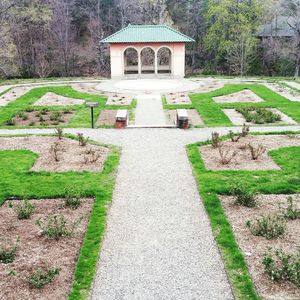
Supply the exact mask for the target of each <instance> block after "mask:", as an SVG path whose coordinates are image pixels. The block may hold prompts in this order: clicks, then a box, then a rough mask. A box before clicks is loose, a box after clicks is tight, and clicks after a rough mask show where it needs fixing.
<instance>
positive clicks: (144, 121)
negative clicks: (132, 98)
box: [135, 94, 166, 125]
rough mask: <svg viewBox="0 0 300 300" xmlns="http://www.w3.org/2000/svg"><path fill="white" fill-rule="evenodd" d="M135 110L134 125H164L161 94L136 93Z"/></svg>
mask: <svg viewBox="0 0 300 300" xmlns="http://www.w3.org/2000/svg"><path fill="white" fill-rule="evenodd" d="M136 98H137V107H136V111H135V125H165V124H166V118H165V114H164V110H163V106H162V100H161V96H160V95H159V94H158V95H147V94H143V95H138V96H137V97H136Z"/></svg>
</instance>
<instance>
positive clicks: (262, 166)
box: [199, 135, 300, 171]
mask: <svg viewBox="0 0 300 300" xmlns="http://www.w3.org/2000/svg"><path fill="white" fill-rule="evenodd" d="M221 145H222V147H221V150H222V151H223V153H225V154H227V157H231V156H232V159H231V160H230V161H229V162H228V163H226V164H224V163H222V162H221V155H220V149H219V148H215V147H213V146H212V145H203V146H200V147H199V151H200V153H201V156H202V159H203V161H204V164H205V167H206V169H207V170H248V171H250V170H252V171H254V170H280V167H279V166H278V165H277V164H276V163H275V162H274V161H273V159H272V158H271V156H269V154H268V152H269V151H271V150H276V149H279V148H284V147H293V146H294V147H295V146H296V147H300V135H292V136H289V135H248V136H246V137H241V138H240V139H239V140H238V141H237V142H232V141H231V140H226V141H223V142H222V143H221ZM249 145H252V146H253V147H254V148H258V147H259V146H262V147H263V148H264V150H265V151H264V152H263V153H261V155H260V156H259V157H258V158H257V159H252V157H251V151H250V148H249Z"/></svg>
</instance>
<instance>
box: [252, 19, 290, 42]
mask: <svg viewBox="0 0 300 300" xmlns="http://www.w3.org/2000/svg"><path fill="white" fill-rule="evenodd" d="M295 23H296V20H295V19H294V18H292V17H285V16H277V17H275V18H274V19H273V20H272V22H271V23H268V24H265V25H263V26H262V27H261V29H260V31H259V32H258V34H257V36H258V37H293V36H295V32H294V30H293V29H292V28H291V26H290V25H292V26H293V25H295Z"/></svg>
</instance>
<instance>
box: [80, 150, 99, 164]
mask: <svg viewBox="0 0 300 300" xmlns="http://www.w3.org/2000/svg"><path fill="white" fill-rule="evenodd" d="M100 157H101V153H100V152H97V151H95V150H93V149H87V150H86V151H85V152H84V157H83V163H84V164H89V163H95V162H97V161H98V159H99V158H100Z"/></svg>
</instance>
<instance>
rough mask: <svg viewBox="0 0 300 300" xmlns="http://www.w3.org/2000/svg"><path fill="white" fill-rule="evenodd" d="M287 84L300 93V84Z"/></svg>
mask: <svg viewBox="0 0 300 300" xmlns="http://www.w3.org/2000/svg"><path fill="white" fill-rule="evenodd" d="M285 83H286V84H288V85H289V86H291V87H293V88H295V89H297V90H299V91H300V83H298V82H294V81H287V82H285Z"/></svg>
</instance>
